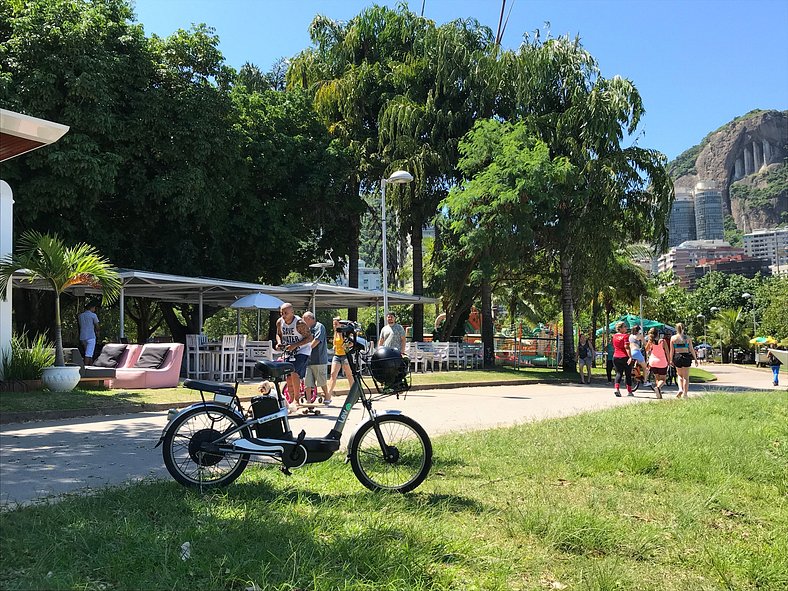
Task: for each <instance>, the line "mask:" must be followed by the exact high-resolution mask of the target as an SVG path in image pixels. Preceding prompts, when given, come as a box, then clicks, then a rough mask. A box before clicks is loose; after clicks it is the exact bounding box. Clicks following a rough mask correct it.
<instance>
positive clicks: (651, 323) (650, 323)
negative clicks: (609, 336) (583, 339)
mask: <svg viewBox="0 0 788 591" xmlns="http://www.w3.org/2000/svg"><path fill="white" fill-rule="evenodd" d="M622 320H623V321H624V322H626V323H627V326H628V327H630V328H631V327H633V326H635V325H636V324H639V325H640V326H641V328H642V329H643V332H648V330H649V329H650V328H656V329H660V328H665V329H667V330H668V331H670V332H671V333H673V332H676V331H675V329H674V328H673V327H672V326H668V325H667V324H663V323H662V322H658V321H656V320H649V319H648V318H641V317H640V316H637V315H635V314H626V315H624V316H621V317H619V318H617V319H615V320H614V321H613V322H611V323H610V324H609V325H608V329H609V330H610V332H615V330H616V324H618V323H619V322H621V321H622ZM604 333H605V328H604V327H602V328H600V329H599V330H597V331H596V336H600V335H602V334H604Z"/></svg>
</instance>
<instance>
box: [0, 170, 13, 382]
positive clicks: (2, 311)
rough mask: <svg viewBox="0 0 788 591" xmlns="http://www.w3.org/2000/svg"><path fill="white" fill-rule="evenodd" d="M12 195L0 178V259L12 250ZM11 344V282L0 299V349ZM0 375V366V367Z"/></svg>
mask: <svg viewBox="0 0 788 591" xmlns="http://www.w3.org/2000/svg"><path fill="white" fill-rule="evenodd" d="M13 218H14V195H13V193H12V191H11V187H10V186H8V183H6V182H5V181H3V180H0V259H4V258H5V257H7V256H9V255H11V252H12V250H13V235H14V233H13ZM10 345H11V282H10V281H9V282H8V288H7V290H6V293H5V298H4V299H0V351H5V350H6V349H7V348H8V347H9V346H10ZM0 377H2V367H0Z"/></svg>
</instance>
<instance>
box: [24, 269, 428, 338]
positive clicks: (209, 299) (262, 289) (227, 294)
mask: <svg viewBox="0 0 788 591" xmlns="http://www.w3.org/2000/svg"><path fill="white" fill-rule="evenodd" d="M118 274H119V275H120V280H121V290H120V298H119V302H120V331H121V334H120V336H121V337H123V336H125V330H124V317H125V298H127V297H138V298H148V299H153V300H158V301H163V302H173V303H184V304H196V305H198V306H199V322H200V326H202V323H203V306H204V305H210V306H219V307H230V306H231V304H233V303H234V302H235V301H236V300H238V299H239V298H242V297H244V296H247V295H249V294H253V293H263V294H267V295H271V296H275V297H277V298H279V299H280V300H283V301H286V302H290V303H291V304H293V306H294V307H295V309H296V310H299V311H303V310H306V309H308V308H311V307H312V306H313V305H316V307H318V308H348V307H351V308H366V307H369V306H376V307H377V306H379V305H380V304H381V303H382V302H383V292H382V291H372V290H365V289H357V288H353V287H345V286H342V285H330V284H328V283H295V284H291V285H278V286H275V285H263V284H259V283H246V282H243V281H233V280H230V279H217V278H213V277H186V276H182V275H170V274H167V273H153V272H151V271H138V270H134V269H119V270H118ZM13 285H14V287H16V288H22V289H40V290H47V289H49V286H48V285H46V283H45V282H43V281H36V282H33V283H30V282H29V281H28V280H27V277H26V275H25V273H24V272H20V273H17V274H16V275H15V276H14V280H13ZM66 291H67V292H68V293H71V294H73V295H84V294H96V295H97V294H100V293H101V290H100V289H98V288H94V287H88V286H73V287H71V288H69V289H67V290H66ZM388 297H389V303H390V304H395V305H412V304H429V303H435V302H436V301H437V300H435V299H434V298H428V297H425V296H414V295H409V294H402V293H396V292H389V293H388Z"/></svg>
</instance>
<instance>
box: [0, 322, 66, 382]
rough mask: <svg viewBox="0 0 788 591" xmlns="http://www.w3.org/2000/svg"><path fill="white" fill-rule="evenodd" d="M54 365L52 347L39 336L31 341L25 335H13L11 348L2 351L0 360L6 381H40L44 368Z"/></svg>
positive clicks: (42, 336)
mask: <svg viewBox="0 0 788 591" xmlns="http://www.w3.org/2000/svg"><path fill="white" fill-rule="evenodd" d="M54 363H55V349H54V345H53V344H52V343H51V342H50V341H48V340H47V339H46V337H45V336H44V335H41V334H40V335H38V336H37V337H36V338H35V339H32V340H31V339H30V338H29V337H28V336H27V333H23V334H22V335H21V336H20V335H14V336H13V337H12V338H11V348H10V349H6V350H5V351H3V352H2V357H1V358H0V364H2V367H3V379H4V380H7V381H11V380H40V379H41V374H42V372H43V370H44V368H45V367H49V366H50V365H53V364H54Z"/></svg>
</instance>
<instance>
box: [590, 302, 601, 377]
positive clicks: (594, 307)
mask: <svg viewBox="0 0 788 591" xmlns="http://www.w3.org/2000/svg"><path fill="white" fill-rule="evenodd" d="M598 316H599V298H597V297H595V298H594V301H593V302H592V303H591V334H590V335H589V336H590V338H591V344H592V345H593V346H594V351H596V350H597V348H596V326H597V317H598ZM591 365H592V367H596V356H594V359H593V360H592V361H591Z"/></svg>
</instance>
